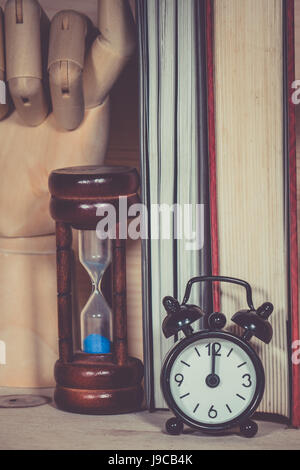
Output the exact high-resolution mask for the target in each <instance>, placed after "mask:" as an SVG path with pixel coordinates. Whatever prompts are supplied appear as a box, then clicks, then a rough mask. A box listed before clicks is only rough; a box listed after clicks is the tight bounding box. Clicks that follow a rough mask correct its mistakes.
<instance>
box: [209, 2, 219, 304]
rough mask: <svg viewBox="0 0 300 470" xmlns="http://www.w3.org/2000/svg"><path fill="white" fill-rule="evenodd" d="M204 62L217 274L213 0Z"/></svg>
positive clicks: (216, 299) (215, 297)
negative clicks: (205, 67)
mask: <svg viewBox="0 0 300 470" xmlns="http://www.w3.org/2000/svg"><path fill="white" fill-rule="evenodd" d="M206 62H207V97H208V105H207V107H208V110H207V111H208V151H209V178H210V188H209V191H210V224H211V257H212V275H213V276H218V275H219V245H218V209H217V167H216V164H217V162H216V133H215V100H214V14H213V0H206ZM213 304H214V310H215V311H216V312H219V311H220V291H219V287H218V284H217V283H214V284H213Z"/></svg>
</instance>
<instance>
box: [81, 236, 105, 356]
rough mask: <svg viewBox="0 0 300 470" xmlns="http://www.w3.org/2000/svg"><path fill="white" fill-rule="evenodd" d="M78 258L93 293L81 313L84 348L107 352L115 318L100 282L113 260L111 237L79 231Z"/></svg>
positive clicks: (94, 351)
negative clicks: (101, 238) (103, 237)
mask: <svg viewBox="0 0 300 470" xmlns="http://www.w3.org/2000/svg"><path fill="white" fill-rule="evenodd" d="M79 259H80V262H81V264H82V265H83V266H84V267H85V269H86V270H87V272H88V274H89V276H90V278H91V282H92V286H93V293H92V295H91V297H90V298H89V301H88V303H87V304H86V306H85V308H84V309H83V311H82V313H81V338H82V340H81V342H82V344H81V347H82V351H83V352H85V353H90V354H107V353H110V352H111V341H112V318H111V310H110V308H109V306H108V304H107V301H106V300H105V297H104V296H103V294H102V292H101V281H102V278H103V275H104V273H105V271H106V269H107V268H108V266H109V264H110V262H111V243H110V240H107V239H106V240H99V239H98V238H97V234H96V232H95V231H94V230H82V231H80V232H79Z"/></svg>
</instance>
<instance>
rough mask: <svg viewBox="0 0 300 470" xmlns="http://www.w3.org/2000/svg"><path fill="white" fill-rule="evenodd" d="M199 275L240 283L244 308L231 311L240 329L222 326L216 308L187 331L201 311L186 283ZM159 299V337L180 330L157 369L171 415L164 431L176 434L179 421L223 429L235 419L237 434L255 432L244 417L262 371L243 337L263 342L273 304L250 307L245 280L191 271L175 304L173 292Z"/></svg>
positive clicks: (254, 402)
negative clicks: (161, 317)
mask: <svg viewBox="0 0 300 470" xmlns="http://www.w3.org/2000/svg"><path fill="white" fill-rule="evenodd" d="M204 281H209V282H214V281H222V282H230V283H233V284H238V285H241V286H243V287H244V288H245V289H246V294H247V303H248V307H249V309H247V310H242V311H239V312H237V313H236V314H235V315H233V317H232V321H233V322H234V323H235V324H236V325H238V326H239V327H241V328H242V329H243V335H242V336H241V337H238V336H237V335H235V334H232V333H229V332H227V331H222V329H223V328H224V327H225V325H226V317H225V315H223V314H222V313H216V312H215V313H211V314H210V315H206V318H207V326H208V328H207V329H205V330H202V331H199V332H194V331H193V328H192V326H191V325H192V323H194V322H195V321H197V320H200V318H201V317H202V316H203V315H204V314H205V312H203V311H202V310H201V309H200V308H199V307H197V306H196V305H189V304H188V303H187V302H188V300H189V297H190V292H191V288H192V285H193V284H194V283H196V282H204ZM163 305H164V307H165V309H166V311H167V317H166V318H165V319H164V322H163V333H164V335H165V337H166V338H170V337H171V336H176V335H177V334H178V333H179V332H180V331H182V332H183V333H184V334H185V338H184V339H182V340H181V341H177V342H176V343H175V345H174V347H173V348H172V349H171V350H170V351H169V353H168V354H167V357H166V359H165V361H164V364H163V368H162V372H161V387H162V391H163V394H164V397H165V400H166V402H167V404H168V406H169V408H170V409H171V410H172V411H173V413H174V415H175V418H171V419H169V420H168V421H167V423H166V430H167V432H168V433H169V434H172V435H178V434H181V432H182V431H183V425H184V424H186V425H188V426H190V427H191V428H193V429H196V430H199V431H202V432H207V433H220V432H224V431H227V430H229V429H230V428H233V427H235V426H237V425H238V426H239V428H240V432H241V434H242V435H243V436H245V437H253V436H255V434H256V433H257V430H258V427H257V424H256V423H255V422H254V421H252V420H251V419H250V418H251V417H252V415H253V414H254V412H255V411H256V409H257V407H258V405H259V403H260V402H261V399H262V397H263V393H264V388H265V374H264V369H263V365H262V362H261V360H260V358H259V356H258V355H257V353H256V352H255V350H254V349H253V348H252V347H251V346H250V344H249V341H250V339H251V338H252V337H253V336H255V337H256V338H258V339H260V340H261V341H263V342H264V343H269V342H270V341H271V339H272V336H273V330H272V326H271V324H270V323H269V322H268V318H269V316H270V315H271V313H272V312H273V305H272V304H271V303H269V302H267V303H264V304H263V305H262V306H261V307H259V308H258V309H257V310H255V308H254V306H253V301H252V290H251V286H250V285H249V284H248V283H247V282H245V281H242V280H240V279H235V278H230V277H223V276H203V277H195V278H193V279H191V280H190V281H189V282H188V284H187V286H186V291H185V296H184V299H183V302H182V304H181V305H180V304H179V302H178V301H177V300H176V299H174V298H173V297H165V298H164V299H163Z"/></svg>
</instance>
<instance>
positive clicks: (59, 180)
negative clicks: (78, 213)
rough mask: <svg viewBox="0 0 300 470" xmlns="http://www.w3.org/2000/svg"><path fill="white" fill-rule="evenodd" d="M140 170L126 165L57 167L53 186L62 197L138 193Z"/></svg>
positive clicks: (113, 195)
mask: <svg viewBox="0 0 300 470" xmlns="http://www.w3.org/2000/svg"><path fill="white" fill-rule="evenodd" d="M139 186H140V180H139V175H138V172H137V170H136V169H135V168H131V167H126V166H78V167H70V168H62V169H58V170H54V171H53V172H52V173H51V175H50V177H49V190H50V193H51V195H52V196H53V197H55V198H58V199H73V198H74V199H85V198H95V199H97V200H100V201H101V199H102V198H103V199H105V200H106V199H113V198H116V197H119V196H129V195H133V194H136V193H137V191H138V189H139Z"/></svg>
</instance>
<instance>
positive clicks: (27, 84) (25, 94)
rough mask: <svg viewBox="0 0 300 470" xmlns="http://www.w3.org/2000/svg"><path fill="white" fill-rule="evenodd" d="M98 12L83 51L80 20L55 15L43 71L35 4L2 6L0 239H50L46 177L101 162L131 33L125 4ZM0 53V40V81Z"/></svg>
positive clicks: (110, 2) (84, 23)
mask: <svg viewBox="0 0 300 470" xmlns="http://www.w3.org/2000/svg"><path fill="white" fill-rule="evenodd" d="M98 8H99V9H98V11H99V29H100V31H101V35H98V37H96V39H94V41H93V43H92V46H91V47H90V48H89V50H88V51H87V53H85V46H84V45H85V40H86V34H87V35H88V31H89V22H88V20H87V19H86V18H85V17H84V16H83V15H80V14H77V13H75V12H70V11H63V12H60V13H58V14H57V15H55V17H54V18H53V20H52V23H51V27H50V33H49V37H50V40H49V44H50V45H49V60H48V63H46V64H45V66H46V67H43V59H45V57H44V55H45V53H43V52H42V51H43V48H44V44H45V43H44V44H42V42H43V41H46V40H47V38H45V37H42V36H44V34H41V35H40V31H41V26H42V32H43V33H45V32H46V31H47V27H46V26H45V25H47V20H45V16H44V14H42V15H41V7H40V5H39V4H38V2H37V0H8V1H7V2H6V6H5V26H4V25H3V29H4V30H5V37H6V79H7V81H8V87H9V91H10V94H11V98H12V101H13V103H14V106H15V109H14V110H12V111H11V110H10V111H9V110H8V107H7V106H5V105H0V118H1V119H2V121H1V122H0V141H1V146H0V171H1V174H2V181H1V185H0V216H1V217H0V237H33V236H39V235H44V234H49V233H53V229H54V226H53V221H52V220H51V218H50V216H49V209H48V206H49V193H48V175H49V173H50V172H51V171H52V170H53V169H55V168H62V167H65V166H74V165H83V164H101V163H103V161H104V156H105V153H106V149H107V142H108V131H109V92H110V90H111V88H112V86H113V85H114V83H115V81H116V80H117V78H118V76H119V75H120V73H121V71H122V69H123V67H124V65H125V64H126V62H127V60H128V58H129V57H130V56H131V54H132V52H133V50H134V47H135V40H134V38H135V34H134V22H133V18H132V15H131V10H130V7H129V4H128V1H127V0H99V1H98ZM29 13H30V15H29ZM22 22H23V23H22ZM28 22H29V24H27V23H28ZM18 27H19V28H20V29H18ZM21 28H23V32H22V34H19V31H21ZM74 44H75V46H76V47H74ZM1 47H2V56H3V55H4V53H3V52H4V51H3V41H1V38H0V79H4V75H5V71H4V70H2V69H4V67H3V63H4V62H3V61H2V62H1ZM46 51H47V47H46ZM1 64H2V66H1ZM1 74H2V75H1ZM48 77H49V83H50V91H49V88H48V86H47V82H48V80H47V78H48ZM51 108H52V109H53V112H49V110H50V109H51ZM8 112H10V114H7V113H8ZM70 131H72V132H70Z"/></svg>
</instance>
